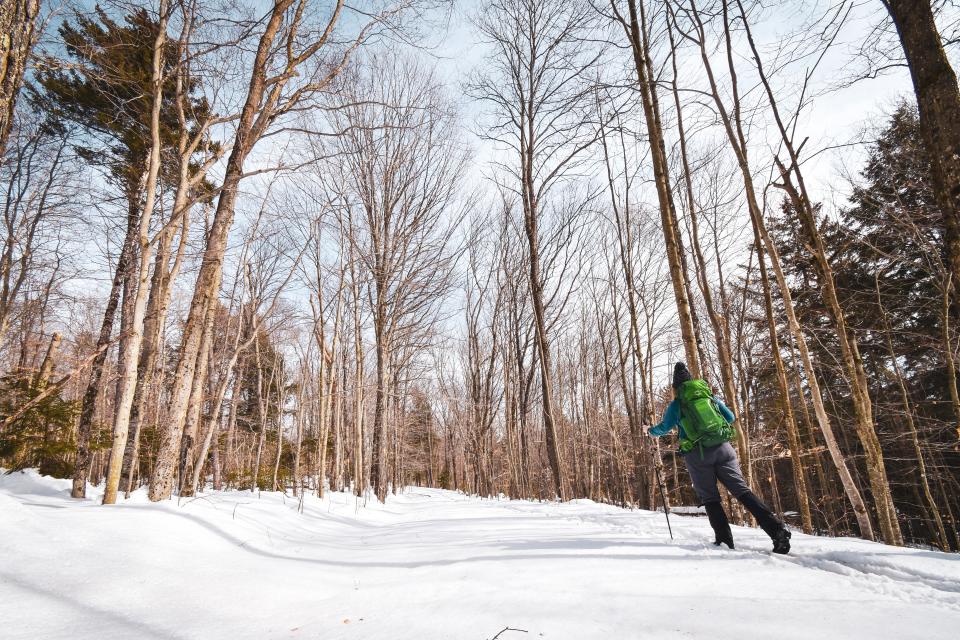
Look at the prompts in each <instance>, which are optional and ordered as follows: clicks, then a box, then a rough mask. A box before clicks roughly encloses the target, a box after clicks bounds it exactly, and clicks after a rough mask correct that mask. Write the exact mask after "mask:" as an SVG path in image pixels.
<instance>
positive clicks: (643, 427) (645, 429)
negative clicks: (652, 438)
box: [640, 424, 652, 436]
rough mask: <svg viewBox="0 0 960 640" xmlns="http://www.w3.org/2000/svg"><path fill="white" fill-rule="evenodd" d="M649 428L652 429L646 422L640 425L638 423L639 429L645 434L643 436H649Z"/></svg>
mask: <svg viewBox="0 0 960 640" xmlns="http://www.w3.org/2000/svg"><path fill="white" fill-rule="evenodd" d="M650 429H652V427H651V426H650V425H648V424H642V425H640V430H641V431H643V435H645V436H649V435H650Z"/></svg>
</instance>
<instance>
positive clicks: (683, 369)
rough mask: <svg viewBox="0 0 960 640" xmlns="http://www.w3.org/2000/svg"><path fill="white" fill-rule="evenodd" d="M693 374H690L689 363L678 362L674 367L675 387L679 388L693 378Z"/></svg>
mask: <svg viewBox="0 0 960 640" xmlns="http://www.w3.org/2000/svg"><path fill="white" fill-rule="evenodd" d="M692 379H693V376H691V375H690V371H689V370H688V369H687V365H685V364H683V363H682V362H678V363H677V364H676V365H675V366H674V367H673V387H674V388H677V387H679V386H680V385H682V384H683V383H684V382H686V381H687V380H692Z"/></svg>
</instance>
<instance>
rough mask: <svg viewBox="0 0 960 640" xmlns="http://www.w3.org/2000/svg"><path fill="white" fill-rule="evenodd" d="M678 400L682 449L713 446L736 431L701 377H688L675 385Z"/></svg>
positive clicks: (731, 436)
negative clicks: (688, 378) (680, 383)
mask: <svg viewBox="0 0 960 640" xmlns="http://www.w3.org/2000/svg"><path fill="white" fill-rule="evenodd" d="M677 400H679V402H680V425H681V426H682V427H683V432H684V436H685V437H684V438H683V440H681V441H680V450H681V451H683V452H684V453H687V452H689V451H691V450H692V449H693V448H694V447H699V448H700V452H701V454H702V453H703V448H704V447H715V446H716V445H718V444H723V443H724V442H729V441H730V440H733V438H734V437H735V436H736V435H737V432H736V430H735V429H734V428H733V425H731V424H729V423H727V421H726V420H725V419H724V418H723V416H722V415H720V412H719V411H717V406H716V404H715V403H714V400H713V393H711V391H710V387H708V386H707V383H706V382H704V381H703V380H687V381H686V382H684V383H683V384H682V385H680V388H679V389H677Z"/></svg>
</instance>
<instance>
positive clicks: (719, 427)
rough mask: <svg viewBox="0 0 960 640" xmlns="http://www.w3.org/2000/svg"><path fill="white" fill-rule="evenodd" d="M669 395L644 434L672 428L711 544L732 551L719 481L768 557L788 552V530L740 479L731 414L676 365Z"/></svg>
mask: <svg viewBox="0 0 960 640" xmlns="http://www.w3.org/2000/svg"><path fill="white" fill-rule="evenodd" d="M673 394H674V400H673V401H672V402H670V404H669V405H668V406H667V409H666V411H665V412H664V414H663V418H662V419H661V421H660V424H658V425H656V426H654V427H645V430H646V431H647V433H648V434H649V435H651V436H653V437H658V438H659V437H661V436H664V435H666V434H668V433H670V432H671V431H672V430H673V429H674V428H677V429H678V431H679V435H680V453H681V455H682V456H683V461H684V463H686V466H687V471H688V472H689V473H690V480H691V481H692V482H693V488H694V490H695V491H696V493H697V498H698V499H699V500H700V504H702V505H703V507H704V508H705V509H706V510H707V517H708V519H709V520H710V526H711V527H712V528H713V531H714V534H715V540H714V544H715V545H717V546H720V545H721V544H725V545H727V546H728V547H729V548H731V549H733V548H734V546H733V532H732V531H731V530H730V522H729V521H728V520H727V514H726V512H725V511H724V510H723V504H722V503H721V502H720V491H719V490H718V489H717V480H719V481H720V482H721V483H722V484H723V486H724V487H726V488H727V491H729V492H730V493H731V494H732V495H733V497H734V498H736V499H737V500H739V501H740V502H741V503H742V504H743V506H744V507H746V508H747V511H749V512H750V513H752V514H753V517H754V518H756V519H757V523H758V524H759V525H760V528H761V529H763V530H764V532H766V534H767V535H768V536H770V539H771V540H773V552H774V553H788V552H789V551H790V531H789V530H788V529H787V528H786V527H785V526H784V524H783V522H781V521H780V520H779V519H778V518H777V517H776V516H775V515H774V514H773V512H772V511H771V510H770V507H768V506H767V505H765V504H764V503H763V502H762V501H761V500H760V498H758V497H757V496H756V495H755V494H754V493H753V491H751V490H750V487H749V485H747V483H746V481H745V480H744V479H743V473H741V471H740V463H739V462H738V461H737V454H736V452H735V451H734V449H733V447H732V446H731V445H730V441H731V440H732V439H733V438H734V437H735V436H736V430H735V429H734V426H733V423H734V421H735V419H736V417H735V416H734V415H733V412H731V411H730V409H728V408H727V406H726V405H725V404H723V402H722V401H721V400H720V399H719V398H717V397H716V396H715V395H713V393H712V392H711V391H710V387H709V386H708V385H707V383H706V382H705V381H703V380H695V379H694V378H693V376H691V375H690V371H689V370H688V369H687V366H686V364H684V363H683V362H678V363H677V364H676V366H675V367H674V369H673Z"/></svg>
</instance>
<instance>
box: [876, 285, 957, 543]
mask: <svg viewBox="0 0 960 640" xmlns="http://www.w3.org/2000/svg"><path fill="white" fill-rule="evenodd" d="M874 284H875V285H876V289H877V308H878V309H879V310H880V316H881V317H882V318H883V329H884V334H885V335H886V339H887V340H886V342H887V354H888V355H889V356H890V362H891V364H892V366H893V373H894V376H895V377H896V379H897V387H898V388H899V389H900V401H901V402H902V403H903V415H904V418H905V419H906V422H907V430H908V431H909V433H910V443H911V444H912V445H913V454H914V455H915V456H916V458H917V475H918V476H919V477H920V486H921V487H922V488H923V497H924V498H925V499H926V502H927V508H928V509H929V514H930V518H931V519H932V520H933V523H934V530H935V532H936V534H937V539H938V540H939V541H940V548H941V549H943V550H944V551H947V550H949V549H950V540H949V539H948V538H947V531H946V529H944V527H943V517H942V516H941V515H940V508H939V507H938V506H937V502H936V500H934V499H933V492H932V491H931V490H930V482H929V480H928V479H927V463H926V461H925V460H924V455H923V450H922V449H921V448H920V437H919V435H918V433H917V423H916V421H915V420H914V419H913V403H912V402H910V394H909V393H907V385H906V384H905V383H904V381H903V372H902V371H901V369H900V361H899V360H898V359H897V353H896V351H895V350H894V348H893V335H892V333H893V330H892V327H891V326H890V319H889V317H888V315H887V312H886V307H884V306H883V298H881V296H880V276H879V275H878V274H875V275H874Z"/></svg>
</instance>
